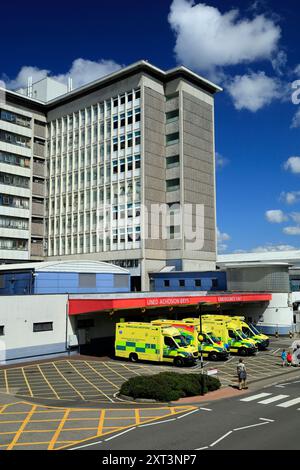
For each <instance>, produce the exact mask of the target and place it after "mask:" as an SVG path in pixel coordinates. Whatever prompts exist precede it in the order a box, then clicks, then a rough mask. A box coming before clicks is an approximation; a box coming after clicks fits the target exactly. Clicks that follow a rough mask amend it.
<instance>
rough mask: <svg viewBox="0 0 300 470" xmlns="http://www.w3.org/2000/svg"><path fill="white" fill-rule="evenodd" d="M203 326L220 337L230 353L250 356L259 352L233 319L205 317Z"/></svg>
mask: <svg viewBox="0 0 300 470" xmlns="http://www.w3.org/2000/svg"><path fill="white" fill-rule="evenodd" d="M202 323H203V326H205V327H206V328H209V329H210V330H211V331H212V333H213V334H214V336H216V337H218V338H220V339H221V341H223V343H225V347H227V349H228V351H229V352H230V353H233V354H238V355H240V356H247V355H248V356H250V355H254V354H256V352H257V349H258V348H257V345H256V342H255V341H254V340H253V339H251V338H247V336H246V335H245V334H244V333H243V332H242V330H241V329H240V328H239V327H238V325H237V324H236V322H235V321H232V319H231V318H229V319H226V318H222V317H221V316H219V317H218V316H214V315H203V317H202Z"/></svg>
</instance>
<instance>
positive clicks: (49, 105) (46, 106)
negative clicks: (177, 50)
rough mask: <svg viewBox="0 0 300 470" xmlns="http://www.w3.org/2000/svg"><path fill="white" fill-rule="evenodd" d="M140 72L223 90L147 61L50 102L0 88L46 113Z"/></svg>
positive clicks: (191, 74)
mask: <svg viewBox="0 0 300 470" xmlns="http://www.w3.org/2000/svg"><path fill="white" fill-rule="evenodd" d="M138 72H145V73H148V74H149V75H151V76H153V77H155V78H158V79H159V80H161V81H162V82H166V81H169V80H172V79H175V78H186V79H187V80H188V81H190V82H192V83H194V84H195V85H197V86H199V87H200V88H202V89H204V90H205V91H207V92H209V93H211V94H214V93H217V92H219V91H222V90H223V89H222V88H221V87H220V86H218V85H216V84H215V83H213V82H211V81H209V80H207V79H206V78H204V77H202V76H201V75H198V74H196V73H195V72H193V71H192V70H190V69H189V68H187V67H184V66H182V65H181V66H178V67H175V68H172V69H169V70H166V71H164V70H162V69H160V68H158V67H156V66H154V65H152V64H151V63H150V62H148V61H147V60H140V61H138V62H135V63H133V64H131V65H128V66H127V67H123V68H121V69H119V70H117V71H116V72H113V73H110V74H108V75H105V76H104V77H100V78H98V79H97V80H94V81H92V82H90V83H87V84H86V85H83V86H81V87H79V88H76V89H74V90H72V91H70V92H68V93H65V94H63V95H60V96H58V97H57V98H54V99H53V100H50V101H48V102H43V101H39V100H36V99H34V98H29V97H28V96H26V95H22V94H20V93H17V92H16V91H12V90H8V89H6V88H1V87H0V90H3V91H4V92H6V93H8V94H9V95H10V96H11V97H12V98H13V99H14V100H15V101H17V102H23V103H24V101H25V102H26V104H27V106H28V104H31V106H32V107H34V108H35V107H37V108H38V109H39V110H43V111H44V112H47V111H49V110H51V109H54V108H56V107H57V106H60V105H62V104H64V103H67V102H69V101H72V100H74V99H77V98H79V97H81V96H85V95H87V94H89V93H91V92H93V91H95V90H97V89H99V88H103V87H105V86H108V85H110V84H112V83H114V82H117V81H119V80H122V79H124V78H127V77H129V76H131V75H134V74H136V73H138ZM50 78H51V77H50Z"/></svg>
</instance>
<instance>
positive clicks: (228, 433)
mask: <svg viewBox="0 0 300 470" xmlns="http://www.w3.org/2000/svg"><path fill="white" fill-rule="evenodd" d="M232 432H233V431H228V432H227V433H226V434H224V436H221V437H220V438H219V439H217V440H216V441H215V442H213V443H212V444H210V447H213V446H215V445H216V444H218V442H220V441H222V440H223V439H225V437H227V436H229V435H230V434H232Z"/></svg>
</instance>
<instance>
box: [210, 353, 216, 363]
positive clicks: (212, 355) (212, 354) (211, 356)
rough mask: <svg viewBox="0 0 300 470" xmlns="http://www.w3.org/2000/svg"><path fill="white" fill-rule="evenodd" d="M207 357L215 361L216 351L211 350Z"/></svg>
mask: <svg viewBox="0 0 300 470" xmlns="http://www.w3.org/2000/svg"><path fill="white" fill-rule="evenodd" d="M209 359H210V360H211V361H217V359H218V355H217V353H215V352H211V353H210V355H209Z"/></svg>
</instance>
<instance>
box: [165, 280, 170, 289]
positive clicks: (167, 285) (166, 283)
mask: <svg viewBox="0 0 300 470" xmlns="http://www.w3.org/2000/svg"><path fill="white" fill-rule="evenodd" d="M164 286H165V287H170V280H169V279H165V280H164Z"/></svg>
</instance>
